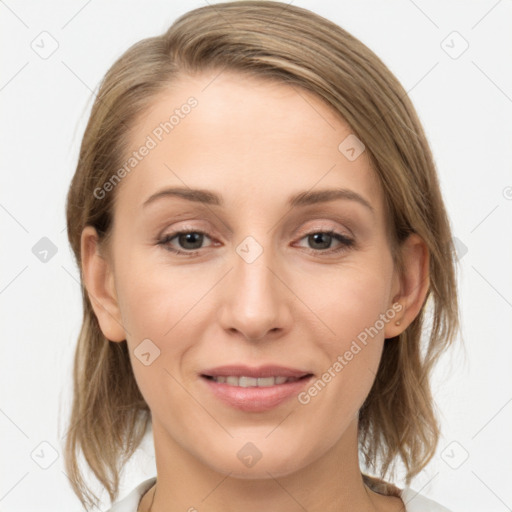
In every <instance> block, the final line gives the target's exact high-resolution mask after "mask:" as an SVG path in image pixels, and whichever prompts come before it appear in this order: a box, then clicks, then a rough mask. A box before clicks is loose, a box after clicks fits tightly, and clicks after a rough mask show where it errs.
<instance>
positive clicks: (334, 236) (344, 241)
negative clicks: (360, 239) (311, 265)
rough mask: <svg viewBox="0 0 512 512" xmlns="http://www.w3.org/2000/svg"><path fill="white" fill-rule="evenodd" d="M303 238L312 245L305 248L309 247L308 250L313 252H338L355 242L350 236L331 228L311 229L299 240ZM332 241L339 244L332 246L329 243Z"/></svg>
mask: <svg viewBox="0 0 512 512" xmlns="http://www.w3.org/2000/svg"><path fill="white" fill-rule="evenodd" d="M304 239H307V241H308V243H309V244H311V245H312V249H309V248H306V249H309V251H308V252H310V253H313V254H319V253H320V254H332V253H339V252H342V251H345V250H347V249H349V248H350V247H352V246H353V245H354V244H355V241H354V240H353V239H352V238H349V237H347V236H345V235H342V234H341V233H337V232H336V231H332V230H329V231H313V232H311V233H309V234H307V235H306V236H304V237H303V238H301V240H304ZM333 241H335V242H338V244H339V246H338V247H335V248H332V247H331V245H332V242H333ZM325 249H327V250H325Z"/></svg>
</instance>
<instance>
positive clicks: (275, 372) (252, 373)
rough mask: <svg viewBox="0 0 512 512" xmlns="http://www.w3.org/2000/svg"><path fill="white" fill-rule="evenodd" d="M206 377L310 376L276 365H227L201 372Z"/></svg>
mask: <svg viewBox="0 0 512 512" xmlns="http://www.w3.org/2000/svg"><path fill="white" fill-rule="evenodd" d="M201 374H202V375H206V376H208V377H220V376H230V375H231V376H235V377H242V376H244V377H254V378H258V377H296V378H300V377H304V376H305V375H311V372H309V371H304V370H299V369H296V368H287V367H285V366H278V365H266V366H258V367H255V366H246V365H228V366H217V367H215V368H209V369H207V370H204V371H202V372H201Z"/></svg>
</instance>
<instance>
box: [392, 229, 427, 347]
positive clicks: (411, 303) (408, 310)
mask: <svg viewBox="0 0 512 512" xmlns="http://www.w3.org/2000/svg"><path fill="white" fill-rule="evenodd" d="M400 250H401V253H402V261H403V274H402V275H398V273H397V274H395V282H394V288H393V295H394V296H393V300H392V304H395V306H394V308H393V309H395V311H397V314H396V315H395V317H394V318H393V320H391V321H390V322H388V323H387V324H386V329H385V331H384V332H385V334H384V337H385V338H393V337H395V336H398V335H399V334H400V333H401V332H403V331H405V329H406V328H407V326H408V325H409V324H410V323H411V322H412V321H413V320H414V319H415V318H416V316H417V315H418V313H419V311H420V309H421V307H422V306H423V303H424V302H425V298H426V296H427V293H428V289H429V285H430V270H429V265H430V256H429V251H428V247H427V244H426V243H425V242H424V240H423V239H422V238H421V237H420V236H419V235H417V234H416V233H411V234H410V235H409V237H408V238H407V239H406V240H405V241H404V243H403V244H402V246H401V247H400ZM397 272H398V270H397ZM396 303H398V304H400V306H401V308H400V310H398V306H397V305H396ZM397 321H398V322H400V325H396V323H395V322H397Z"/></svg>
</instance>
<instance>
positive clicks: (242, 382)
mask: <svg viewBox="0 0 512 512" xmlns="http://www.w3.org/2000/svg"><path fill="white" fill-rule="evenodd" d="M212 378H213V380H214V381H215V382H219V383H223V384H228V385H230V386H238V387H241V388H250V387H259V388H266V387H269V386H274V385H276V384H284V383H285V382H295V381H296V380H299V379H298V378H297V377H258V378H255V377H245V376H242V377H235V376H219V377H212Z"/></svg>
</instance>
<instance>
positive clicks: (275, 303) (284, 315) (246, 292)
mask: <svg viewBox="0 0 512 512" xmlns="http://www.w3.org/2000/svg"><path fill="white" fill-rule="evenodd" d="M254 249H255V248H254V246H253V247H252V248H251V250H254ZM240 254H241V255H242V256H240ZM231 262H232V266H233V268H232V270H231V271H230V272H229V273H228V275H227V276H226V280H225V284H224V286H223V287H222V292H221V297H220V300H221V303H220V308H219V313H218V314H219V319H220V323H221V325H222V327H223V328H224V329H225V330H226V331H231V333H239V334H240V335H241V336H242V337H243V338H245V339H247V340H249V341H259V340H262V339H264V338H265V337H269V336H271V337H272V338H275V337H276V336H277V335H282V334H283V332H284V331H287V330H288V329H289V327H290V325H291V323H292V322H291V317H292V315H291V310H290V304H291V300H292V299H291V297H293V293H291V291H290V290H289V289H288V288H287V286H286V284H285V283H286V276H285V275H284V274H285V271H284V270H283V269H282V267H280V266H279V264H278V262H277V261H276V259H275V258H273V257H272V253H271V251H267V250H263V252H262V253H261V254H259V256H257V258H256V259H255V260H254V261H251V258H247V257H246V255H245V254H244V253H243V252H242V251H240V253H235V254H234V255H233V258H232V260H230V263H231Z"/></svg>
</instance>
